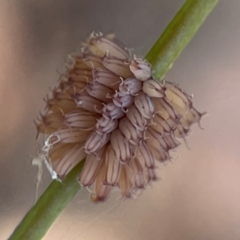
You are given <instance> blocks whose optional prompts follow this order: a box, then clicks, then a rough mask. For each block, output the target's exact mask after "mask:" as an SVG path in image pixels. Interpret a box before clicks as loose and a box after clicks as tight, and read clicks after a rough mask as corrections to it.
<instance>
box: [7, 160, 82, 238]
mask: <svg viewBox="0 0 240 240" xmlns="http://www.w3.org/2000/svg"><path fill="white" fill-rule="evenodd" d="M83 163H84V161H81V162H80V163H79V164H78V165H77V166H76V167H74V169H73V170H72V171H71V172H70V173H69V174H68V175H67V177H66V178H65V179H64V181H62V182H59V181H57V180H53V181H52V183H51V184H50V185H49V186H48V188H47V189H46V191H45V192H44V193H43V194H42V196H41V197H40V198H39V199H38V201H37V202H36V204H35V205H34V206H33V207H32V209H31V210H30V211H29V212H28V213H27V214H26V215H25V217H24V218H23V219H22V221H21V223H20V224H19V225H18V226H17V228H16V229H15V231H14V232H13V234H12V235H11V236H10V238H9V240H39V239H42V238H43V237H44V235H45V234H46V232H47V231H48V229H49V228H50V227H51V225H52V224H53V222H54V221H55V220H56V219H57V217H58V216H59V215H60V213H61V212H62V211H63V210H64V208H65V207H66V206H67V204H68V203H69V202H70V201H71V200H72V199H73V197H74V196H75V195H76V193H77V192H78V191H79V189H80V184H79V183H78V182H77V180H76V178H77V176H78V175H79V172H80V171H81V170H82V167H83Z"/></svg>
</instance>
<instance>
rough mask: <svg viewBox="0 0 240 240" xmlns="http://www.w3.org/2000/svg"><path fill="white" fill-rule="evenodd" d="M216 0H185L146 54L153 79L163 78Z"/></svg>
mask: <svg viewBox="0 0 240 240" xmlns="http://www.w3.org/2000/svg"><path fill="white" fill-rule="evenodd" d="M217 2H218V0H186V2H185V4H184V5H183V6H182V7H181V8H180V10H179V11H178V12H177V14H176V15H175V17H174V18H173V19H172V21H171V22H170V23H169V25H168V26H167V28H166V29H165V30H164V32H163V33H162V35H161V36H160V37H159V39H158V40H157V41H156V43H155V44H154V45H153V46H152V48H151V49H150V51H149V52H148V53H147V55H146V59H147V60H148V61H149V62H150V63H151V64H152V74H153V76H154V78H155V79H159V80H161V79H163V77H164V76H165V74H166V73H167V71H168V70H169V69H170V68H171V67H172V65H173V63H174V62H175V60H176V59H177V57H178V56H179V55H180V53H181V52H182V51H183V49H184V48H185V47H186V45H187V44H188V43H189V41H190V40H191V39H192V37H193V36H194V34H195V33H196V31H197V30H198V29H199V27H200V26H201V25H202V23H203V22H204V20H205V19H206V17H207V16H208V14H209V13H210V12H211V11H212V10H213V8H214V7H215V5H216V4H217Z"/></svg>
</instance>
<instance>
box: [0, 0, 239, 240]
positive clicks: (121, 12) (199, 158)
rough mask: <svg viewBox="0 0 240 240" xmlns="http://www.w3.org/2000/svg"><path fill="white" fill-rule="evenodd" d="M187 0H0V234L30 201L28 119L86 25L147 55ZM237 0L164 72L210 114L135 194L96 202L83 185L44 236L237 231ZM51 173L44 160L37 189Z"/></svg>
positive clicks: (169, 238)
mask: <svg viewBox="0 0 240 240" xmlns="http://www.w3.org/2000/svg"><path fill="white" fill-rule="evenodd" d="M183 2H184V1H179V0H161V1H160V0H148V1H144V0H121V1H111V0H101V1H99V0H91V1H83V0H79V1H74V0H68V1H57V0H54V1H48V0H42V1H35V0H20V1H17V0H15V1H14V0H11V1H7V0H1V2H0V110H1V113H0V239H3V240H4V239H6V238H7V237H8V236H9V234H10V233H11V231H12V230H13V229H14V227H15V226H16V225H17V223H18V222H19V221H20V220H21V218H22V217H23V215H24V214H25V213H26V211H27V210H28V209H29V208H30V207H31V206H32V204H33V203H34V196H35V186H36V182H37V180H36V179H37V168H36V167H34V166H32V165H31V159H32V157H33V156H34V155H36V153H37V149H38V147H39V144H38V143H37V142H36V141H35V135H36V131H35V128H34V126H33V123H32V122H33V119H34V118H35V117H36V115H37V114H38V112H39V111H40V110H42V109H43V107H44V103H43V101H42V98H43V97H44V96H45V95H46V93H47V92H48V91H49V86H52V87H53V86H54V85H55V83H56V80H57V78H58V76H59V73H58V70H60V71H61V70H62V69H63V66H64V59H65V57H66V55H67V54H68V53H71V52H73V51H74V50H75V49H77V48H78V46H79V43H80V41H84V40H85V39H86V37H87V36H88V35H89V34H90V32H91V31H92V30H96V31H102V32H104V33H109V32H115V33H116V35H117V36H118V38H119V39H120V40H121V41H123V42H124V43H125V44H126V45H127V46H129V47H133V48H134V49H135V52H136V53H137V54H138V55H139V56H144V54H145V53H146V52H147V50H148V49H149V48H150V46H151V45H152V44H153V43H154V41H155V40H156V39H157V37H158V36H159V34H160V33H161V32H162V30H163V29H164V28H165V27H166V25H167V23H168V22H169V21H170V19H171V18H172V17H173V16H174V14H175V13H176V11H177V10H178V9H179V7H180V6H181V4H182V3H183ZM239 19H240V1H238V0H231V1H229V0H221V1H220V3H219V4H218V6H217V8H216V9H215V10H214V12H213V13H212V14H211V16H210V17H209V18H208V19H207V21H206V22H205V24H204V25H203V26H202V28H201V29H200V31H199V32H198V33H197V35H196V36H195V37H194V39H193V40H192V42H191V43H190V44H189V45H188V47H187V48H186V50H185V51H184V53H183V54H182V55H181V57H180V59H179V60H178V61H177V62H176V63H175V64H174V66H173V68H172V70H171V71H170V72H169V73H168V74H167V77H166V79H167V80H169V81H174V82H176V83H179V84H180V85H181V86H182V87H183V88H185V89H186V90H188V92H189V93H193V94H194V102H195V105H196V106H197V107H198V109H200V110H201V111H204V110H206V111H207V112H208V113H209V115H208V116H206V117H204V118H203V120H202V125H203V126H204V128H205V130H204V131H202V130H200V129H199V128H198V127H197V126H195V127H194V129H193V130H194V131H193V132H192V134H191V136H190V137H189V139H188V144H189V146H190V150H189V149H187V148H186V147H185V146H181V148H180V149H179V150H178V151H177V152H176V153H174V154H173V156H174V159H176V160H175V161H173V163H172V164H169V165H168V166H166V167H164V168H161V169H160V170H159V175H160V176H161V177H162V179H163V181H159V182H157V183H154V184H153V185H152V187H150V188H149V189H148V190H147V191H146V192H144V193H143V194H142V195H141V196H139V197H138V198H136V199H135V200H130V201H121V200H116V197H112V198H111V200H110V201H108V202H107V203H104V204H98V205H94V204H92V203H91V202H90V201H89V200H88V193H87V192H86V191H81V192H80V193H79V194H78V195H77V197H76V198H75V199H74V201H73V202H72V203H71V204H70V205H69V206H68V208H67V209H66V210H65V212H64V213H63V214H62V215H61V217H60V218H59V220H58V221H57V222H56V223H55V224H54V226H53V227H52V228H51V230H50V232H49V233H48V235H47V236H46V238H45V239H46V240H52V239H54V240H55V239H56V240H80V239H84V240H88V239H89V240H91V239H98V240H101V239H111V240H120V239H124V240H133V239H138V240H160V239H161V240H181V239H183V240H188V239H189V240H203V239H204V240H205V239H208V240H215V239H216V240H225V239H228V240H237V239H240V204H239V203H240V187H239V186H240V110H239V103H240V94H239V91H240V67H239V66H240V30H239V21H240V20H239ZM50 181H51V179H50V177H49V174H48V172H47V171H46V170H45V172H44V176H43V180H42V183H41V186H40V190H39V193H41V192H43V191H44V189H45V188H46V186H47V185H48V184H49V182H50Z"/></svg>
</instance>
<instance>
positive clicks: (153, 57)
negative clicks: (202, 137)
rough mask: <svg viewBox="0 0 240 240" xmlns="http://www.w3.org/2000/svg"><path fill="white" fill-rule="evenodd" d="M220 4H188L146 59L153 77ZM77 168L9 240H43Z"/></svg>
mask: <svg viewBox="0 0 240 240" xmlns="http://www.w3.org/2000/svg"><path fill="white" fill-rule="evenodd" d="M217 2H218V0H187V1H186V2H185V4H184V5H183V6H182V8H181V9H180V10H179V11H178V13H177V14H176V16H175V17H174V18H173V20H172V21H171V22H170V24H169V25H168V27H167V28H166V29H165V31H164V32H163V34H162V35H161V36H160V38H159V39H158V40H157V42H156V43H155V44H154V45H153V47H152V48H151V50H150V51H149V52H148V54H147V55H146V59H147V60H148V61H149V62H150V63H151V64H152V69H153V75H154V77H155V78H156V79H162V78H163V77H164V75H165V74H166V73H167V71H168V70H169V68H170V67H171V66H172V64H173V63H174V61H175V60H176V59H177V57H178V56H179V55H180V53H181V52H182V50H183V49H184V48H185V46H186V45H187V43H188V42H189V41H190V40H191V39H192V37H193V35H194V33H195V32H196V31H197V30H198V28H199V27H200V26H201V25H202V23H203V22H204V20H205V19H206V17H207V16H208V14H209V13H210V12H211V11H212V9H213V8H214V6H215V5H216V3H217ZM82 167H83V161H82V162H81V163H80V164H78V165H77V166H76V167H75V168H74V169H73V170H72V171H71V172H70V173H69V174H68V175H67V177H66V179H65V180H64V181H63V182H62V183H61V182H58V181H56V180H53V181H52V183H51V184H50V185H49V187H48V188H47V189H46V191H45V192H44V193H43V194H42V196H41V197H40V198H39V200H38V201H37V203H36V204H35V205H34V206H33V207H32V209H30V211H29V212H28V213H27V214H26V216H25V217H24V218H23V219H22V221H21V222H20V224H19V225H18V226H17V228H16V229H15V230H14V232H13V234H12V235H11V236H10V238H9V240H40V239H42V238H43V237H44V235H45V234H46V233H47V231H48V229H49V228H50V227H51V225H52V223H53V222H54V221H55V220H56V219H57V217H58V216H59V215H60V213H61V212H62V211H63V210H64V208H65V207H66V206H67V204H68V203H69V202H70V201H71V200H72V199H73V197H74V196H75V194H76V193H77V192H78V190H79V189H80V185H79V183H78V182H77V180H76V178H77V176H78V175H79V173H80V171H81V170H82Z"/></svg>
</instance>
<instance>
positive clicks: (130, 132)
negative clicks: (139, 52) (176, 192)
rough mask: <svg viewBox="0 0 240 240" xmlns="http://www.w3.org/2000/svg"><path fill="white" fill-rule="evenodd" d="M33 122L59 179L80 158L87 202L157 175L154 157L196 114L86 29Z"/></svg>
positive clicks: (187, 101) (144, 67) (173, 90)
mask: <svg viewBox="0 0 240 240" xmlns="http://www.w3.org/2000/svg"><path fill="white" fill-rule="evenodd" d="M69 58H70V63H68V65H67V71H66V74H65V75H64V76H62V77H61V78H60V81H59V84H58V85H57V86H56V87H55V88H54V90H53V91H52V93H51V96H50V95H49V96H48V97H47V99H46V112H45V113H44V114H40V116H39V118H38V119H37V120H36V121H35V123H36V127H37V130H38V133H41V134H44V136H45V142H44V146H43V147H42V150H41V151H42V154H43V156H44V159H45V160H46V161H47V163H48V164H49V165H50V166H51V169H52V170H53V171H54V172H55V173H56V175H57V177H58V178H59V179H62V178H64V177H65V176H66V174H67V173H68V172H69V171H70V170H71V169H72V168H73V167H74V166H75V165H76V164H77V163H79V162H80V161H81V160H83V159H84V158H86V161H85V163H84V168H83V170H82V172H81V173H80V175H79V182H80V184H81V185H82V186H85V187H90V186H94V187H93V190H92V194H91V198H92V200H93V201H102V200H105V199H106V197H107V196H108V195H109V192H110V191H111V189H112V188H113V187H119V188H120V190H121V193H122V195H123V196H124V197H131V196H133V194H134V193H135V192H136V190H138V189H144V188H145V187H146V186H147V185H148V184H149V183H150V182H151V181H153V180H155V179H156V174H155V169H156V167H157V166H158V164H159V162H160V163H161V162H165V161H168V160H169V159H170V155H169V151H170V150H171V149H174V148H176V147H177V146H178V145H179V141H178V140H177V139H181V138H182V139H185V137H186V135H187V134H188V133H189V130H190V126H191V125H192V124H193V123H196V122H198V123H199V121H200V119H201V117H202V115H203V114H201V113H199V112H198V111H197V110H196V109H195V108H194V107H193V105H192V97H191V96H189V95H188V94H186V93H185V92H184V91H183V90H182V89H180V88H179V87H178V86H176V85H174V84H173V83H170V82H164V83H160V82H158V81H156V80H154V79H153V78H152V76H151V66H150V64H149V63H148V62H147V61H145V60H143V59H140V58H136V57H134V58H133V59H132V58H131V55H130V54H129V51H128V50H127V49H126V48H125V47H124V46H122V44H121V43H118V42H117V41H116V39H114V37H113V36H111V35H107V36H103V35H102V34H100V33H93V34H92V35H91V36H90V37H89V39H88V40H87V42H86V43H84V44H83V49H82V53H81V54H73V55H70V56H69Z"/></svg>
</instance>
